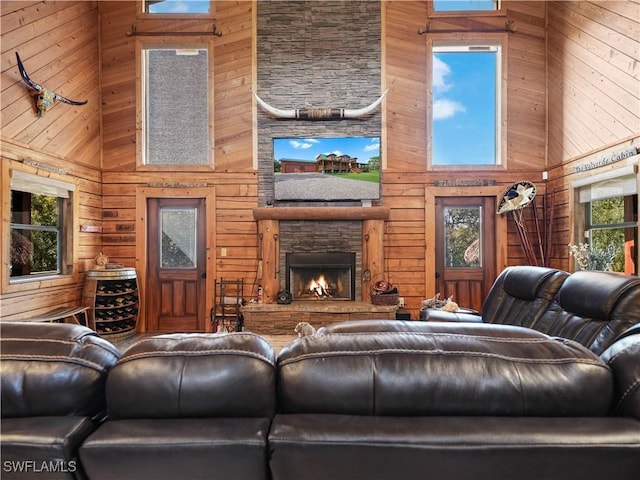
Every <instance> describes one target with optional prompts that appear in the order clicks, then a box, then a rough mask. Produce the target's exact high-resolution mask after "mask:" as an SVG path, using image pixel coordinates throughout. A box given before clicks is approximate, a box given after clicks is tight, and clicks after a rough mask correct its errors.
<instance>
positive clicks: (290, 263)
mask: <svg viewBox="0 0 640 480" xmlns="http://www.w3.org/2000/svg"><path fill="white" fill-rule="evenodd" d="M355 266H356V254H355V253H352V252H323V253H315V252H314V253H287V254H286V269H287V275H286V288H287V290H288V291H289V292H291V295H292V299H293V300H355V292H356V288H355V286H356V278H355Z"/></svg>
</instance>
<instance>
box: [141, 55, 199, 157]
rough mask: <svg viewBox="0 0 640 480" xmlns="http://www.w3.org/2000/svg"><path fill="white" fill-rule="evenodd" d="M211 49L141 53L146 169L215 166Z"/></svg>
mask: <svg viewBox="0 0 640 480" xmlns="http://www.w3.org/2000/svg"><path fill="white" fill-rule="evenodd" d="M209 52H210V49H209V47H208V45H207V44H199V45H180V46H179V47H178V46H176V47H169V46H155V45H154V46H149V45H146V46H145V45H143V46H142V48H141V63H142V81H141V83H142V85H141V87H142V93H141V95H140V100H141V102H142V106H141V110H142V118H143V122H142V129H141V131H140V132H139V133H140V137H139V140H140V141H141V147H140V148H141V150H140V156H141V163H142V164H143V165H148V166H171V165H173V166H176V165H178V166H207V165H209V164H210V163H211V161H212V159H211V156H212V153H211V121H210V119H211V111H210V110H211V101H210V99H211V98H212V95H211V93H210V73H209V71H210V53H209Z"/></svg>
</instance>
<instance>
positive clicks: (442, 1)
mask: <svg viewBox="0 0 640 480" xmlns="http://www.w3.org/2000/svg"><path fill="white" fill-rule="evenodd" d="M500 3H501V2H499V1H498V0H433V4H432V5H433V6H432V8H433V11H434V12H443V13H448V12H495V11H499V10H500Z"/></svg>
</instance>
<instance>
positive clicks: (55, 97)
mask: <svg viewBox="0 0 640 480" xmlns="http://www.w3.org/2000/svg"><path fill="white" fill-rule="evenodd" d="M16 59H17V60H18V70H20V76H21V77H22V80H23V81H24V83H26V84H27V86H29V88H32V89H33V90H34V92H33V93H32V94H33V95H34V96H35V97H36V109H37V110H38V116H39V117H43V116H44V114H45V113H47V110H48V109H49V108H51V107H53V105H54V104H55V103H56V102H62V103H66V104H68V105H85V104H86V103H87V100H85V101H83V102H77V101H75V100H70V99H68V98H66V97H63V96H62V95H59V94H57V93H56V92H52V91H51V90H47V89H46V88H44V87H43V86H42V85H40V84H39V83H36V82H34V81H33V80H31V78H29V74H28V73H27V71H26V70H25V68H24V65H23V64H22V60H20V55H18V52H16Z"/></svg>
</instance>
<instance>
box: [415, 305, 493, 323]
mask: <svg viewBox="0 0 640 480" xmlns="http://www.w3.org/2000/svg"><path fill="white" fill-rule="evenodd" d="M474 312H475V313H474ZM420 320H424V321H427V322H474V323H482V317H481V316H480V315H479V314H478V312H476V311H475V310H471V309H464V310H460V311H458V312H446V311H444V310H436V309H433V308H423V309H422V310H420Z"/></svg>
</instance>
